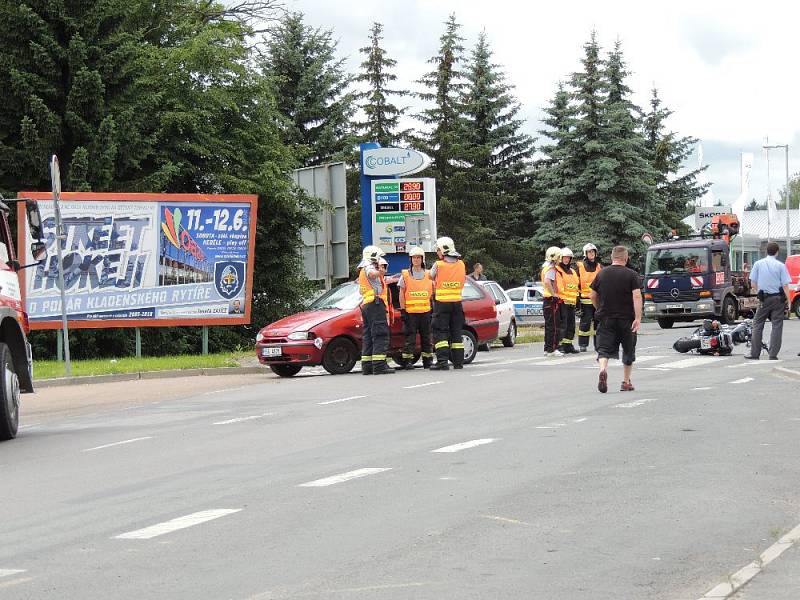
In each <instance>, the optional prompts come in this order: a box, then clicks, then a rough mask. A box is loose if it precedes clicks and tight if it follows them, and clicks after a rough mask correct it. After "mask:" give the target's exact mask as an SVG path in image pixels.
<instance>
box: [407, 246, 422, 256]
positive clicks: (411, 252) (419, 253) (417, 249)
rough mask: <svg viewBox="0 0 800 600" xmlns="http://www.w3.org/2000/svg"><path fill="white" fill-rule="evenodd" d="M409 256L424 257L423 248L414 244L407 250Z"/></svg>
mask: <svg viewBox="0 0 800 600" xmlns="http://www.w3.org/2000/svg"><path fill="white" fill-rule="evenodd" d="M408 255H409V256H421V257H422V258H425V250H423V249H422V248H420V247H419V246H414V247H413V248H411V250H409V251H408Z"/></svg>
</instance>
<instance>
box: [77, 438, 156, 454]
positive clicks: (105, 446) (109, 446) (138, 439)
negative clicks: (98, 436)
mask: <svg viewBox="0 0 800 600" xmlns="http://www.w3.org/2000/svg"><path fill="white" fill-rule="evenodd" d="M152 438H153V436H151V435H148V436H147V437H138V438H133V439H132V440H123V441H121V442H114V443H113V444H103V445H102V446H95V447H94V448H86V449H85V450H84V451H83V452H91V451H92V450H102V449H103V448H111V447H112V446H122V445H123V444H132V443H134V442H141V441H142V440H150V439H152Z"/></svg>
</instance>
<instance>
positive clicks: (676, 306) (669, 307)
mask: <svg viewBox="0 0 800 600" xmlns="http://www.w3.org/2000/svg"><path fill="white" fill-rule="evenodd" d="M671 308H683V304H667V310H669V309H671Z"/></svg>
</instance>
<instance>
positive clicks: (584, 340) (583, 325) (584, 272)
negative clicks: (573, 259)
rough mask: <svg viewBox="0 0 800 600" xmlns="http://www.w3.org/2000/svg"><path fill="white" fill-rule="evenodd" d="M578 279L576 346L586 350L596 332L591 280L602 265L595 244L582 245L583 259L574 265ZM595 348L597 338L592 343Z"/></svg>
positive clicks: (582, 350)
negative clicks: (579, 301)
mask: <svg viewBox="0 0 800 600" xmlns="http://www.w3.org/2000/svg"><path fill="white" fill-rule="evenodd" d="M575 268H576V269H577V271H578V279H579V280H580V297H581V321H580V324H579V325H578V348H579V349H580V351H581V352H586V350H587V349H588V348H589V339H590V338H591V337H592V336H593V335H595V334H596V332H597V326H598V324H599V323H598V321H597V318H596V317H595V308H594V305H593V304H592V288H591V285H592V282H593V281H594V278H595V277H597V274H598V273H599V272H600V269H602V268H603V265H601V264H600V261H599V260H597V246H595V245H594V244H592V243H591V242H590V243H588V244H586V245H585V246H584V247H583V260H582V261H581V262H579V263H578V264H577V265H575ZM594 346H595V348H597V340H596V339H595V343H594Z"/></svg>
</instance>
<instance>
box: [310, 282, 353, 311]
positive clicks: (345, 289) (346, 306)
mask: <svg viewBox="0 0 800 600" xmlns="http://www.w3.org/2000/svg"><path fill="white" fill-rule="evenodd" d="M360 302H361V294H360V293H359V291H358V284H357V283H356V282H354V281H348V282H347V283H343V284H341V285H337V286H336V287H335V288H333V289H332V290H329V291H327V292H325V293H324V294H322V296H320V297H319V298H317V299H316V300H314V302H312V303H311V306H309V307H308V308H309V310H326V309H339V310H350V309H351V308H355V307H356V306H358V305H359V303H360Z"/></svg>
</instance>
